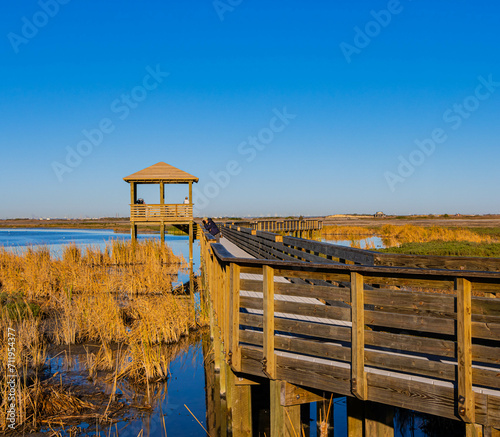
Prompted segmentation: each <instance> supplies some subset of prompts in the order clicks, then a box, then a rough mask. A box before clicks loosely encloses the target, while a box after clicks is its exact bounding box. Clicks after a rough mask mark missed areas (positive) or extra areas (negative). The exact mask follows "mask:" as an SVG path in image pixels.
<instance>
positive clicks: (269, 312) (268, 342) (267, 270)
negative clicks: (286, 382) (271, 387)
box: [262, 266, 276, 379]
mask: <svg viewBox="0 0 500 437" xmlns="http://www.w3.org/2000/svg"><path fill="white" fill-rule="evenodd" d="M262 273H263V305H264V329H263V331H264V348H263V349H264V350H263V352H264V357H263V367H264V370H265V372H266V373H267V374H268V375H269V377H270V378H271V379H276V358H275V355H274V269H273V268H272V267H269V266H263V267H262Z"/></svg>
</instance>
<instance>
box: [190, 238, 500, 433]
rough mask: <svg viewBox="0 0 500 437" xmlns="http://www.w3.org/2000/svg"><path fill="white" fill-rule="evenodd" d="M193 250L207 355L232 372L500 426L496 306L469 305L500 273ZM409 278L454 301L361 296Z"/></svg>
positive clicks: (213, 247)
mask: <svg viewBox="0 0 500 437" xmlns="http://www.w3.org/2000/svg"><path fill="white" fill-rule="evenodd" d="M258 232H259V231H257V234H258ZM249 235H251V234H249ZM200 241H201V251H202V258H203V260H204V261H203V262H204V263H205V266H204V271H205V272H206V274H207V280H208V282H207V288H206V290H207V291H208V292H209V296H210V300H211V302H212V308H213V309H214V311H215V316H214V317H212V318H211V320H213V323H214V327H213V329H214V338H215V341H216V343H217V342H219V343H217V344H219V346H217V345H216V350H217V347H219V348H220V350H221V351H222V357H223V358H222V359H225V360H226V362H227V363H228V364H229V365H230V366H231V367H232V368H233V370H234V371H237V372H241V373H242V374H245V373H247V374H248V375H254V376H258V377H267V378H269V379H271V380H286V381H288V382H290V383H292V384H299V385H301V386H305V387H310V388H311V389H320V390H326V391H332V392H335V393H338V394H341V395H347V396H356V397H358V398H359V399H362V400H370V401H374V402H379V403H388V404H390V405H396V406H402V407H404V408H408V407H411V408H412V409H414V410H417V411H422V412H428V413H431V414H436V415H440V416H443V417H450V418H455V419H460V420H463V421H464V422H466V423H476V422H477V423H481V424H491V423H500V422H498V421H497V417H500V380H499V376H498V375H499V374H500V373H499V372H500V358H499V357H500V340H499V339H500V301H499V300H498V299H494V298H480V297H473V296H472V290H474V289H477V290H479V291H482V290H486V289H488V290H495V291H496V292H499V291H500V272H488V271H468V270H458V269H457V270H449V269H422V268H415V267H387V266H366V265H353V264H347V265H346V264H325V263H314V262H305V261H299V260H295V261H284V260H274V259H251V258H239V257H235V256H233V255H232V254H231V253H229V252H228V251H227V249H226V248H225V247H224V246H223V245H222V244H219V243H217V242H215V239H214V238H213V237H212V236H211V235H210V234H209V233H208V232H206V231H205V230H202V232H201V240H200ZM242 273H245V274H247V275H250V279H247V278H246V277H244V276H242ZM243 278H245V279H243ZM275 278H277V279H275ZM294 279H297V281H294ZM315 280H316V281H319V285H318V283H317V282H314V281H315ZM306 281H308V282H306ZM326 281H330V282H326ZM408 281H410V282H411V281H417V282H418V281H420V282H423V283H425V284H427V285H426V287H424V288H429V289H432V288H434V286H436V288H438V287H437V286H438V285H439V284H440V283H442V282H446V283H447V284H448V285H451V293H452V294H441V293H433V292H422V291H410V290H408V291H405V290H404V289H397V290H393V289H388V288H387V289H386V288H371V287H370V285H373V284H389V285H405V284H407V282H408ZM242 290H243V291H242ZM255 292H257V293H255ZM278 295H279V296H278ZM296 296H300V297H303V298H305V299H306V301H304V300H295V299H292V298H294V297H296ZM325 302H326V304H325ZM242 308H244V310H243V311H241V312H240V310H241V309H242ZM287 315H290V316H293V317H287ZM312 318H313V319H312ZM426 354H427V355H429V357H428V358H427V357H426V356H425V355H426ZM216 360H217V358H216ZM483 389H484V390H485V392H484V393H483Z"/></svg>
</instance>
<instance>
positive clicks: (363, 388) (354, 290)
mask: <svg viewBox="0 0 500 437" xmlns="http://www.w3.org/2000/svg"><path fill="white" fill-rule="evenodd" d="M363 288H364V285H363V276H361V275H360V274H359V273H355V272H353V273H351V322H352V326H351V336H352V338H351V382H352V393H353V394H354V396H356V397H357V398H358V399H362V400H366V399H367V397H368V389H367V385H366V374H365V317H364V310H365V307H364V306H365V304H364V290H363Z"/></svg>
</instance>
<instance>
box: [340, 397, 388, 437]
mask: <svg viewBox="0 0 500 437" xmlns="http://www.w3.org/2000/svg"><path fill="white" fill-rule="evenodd" d="M347 435H348V436H349V437H363V436H365V437H394V407H391V406H389V405H383V404H378V403H376V402H365V401H361V400H359V399H357V398H352V397H348V398H347Z"/></svg>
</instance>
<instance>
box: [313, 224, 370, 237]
mask: <svg viewBox="0 0 500 437" xmlns="http://www.w3.org/2000/svg"><path fill="white" fill-rule="evenodd" d="M321 233H322V235H323V236H324V237H325V238H327V239H329V237H335V236H341V237H347V239H350V238H349V237H353V236H355V237H361V236H367V235H368V236H371V235H374V234H375V232H374V230H373V229H371V228H365V227H363V226H335V225H331V226H324V227H323V229H322V230H321Z"/></svg>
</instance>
